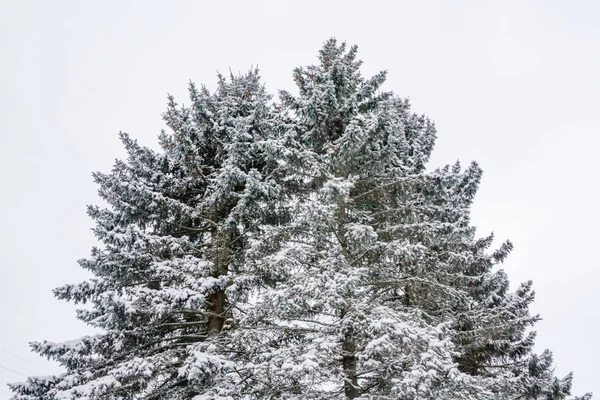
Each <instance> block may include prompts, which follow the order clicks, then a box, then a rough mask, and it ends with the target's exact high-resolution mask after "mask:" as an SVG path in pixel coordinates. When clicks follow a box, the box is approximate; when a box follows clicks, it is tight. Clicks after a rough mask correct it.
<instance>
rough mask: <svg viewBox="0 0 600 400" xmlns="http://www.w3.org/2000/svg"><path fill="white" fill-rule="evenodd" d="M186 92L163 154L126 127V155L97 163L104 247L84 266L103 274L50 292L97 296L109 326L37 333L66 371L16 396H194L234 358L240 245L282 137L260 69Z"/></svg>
mask: <svg viewBox="0 0 600 400" xmlns="http://www.w3.org/2000/svg"><path fill="white" fill-rule="evenodd" d="M189 93H190V98H191V106H190V107H182V108H178V106H177V104H176V103H175V101H174V100H173V98H172V97H170V98H169V104H168V110H167V112H166V113H165V114H164V120H165V121H166V123H167V125H168V126H169V127H170V128H171V129H172V131H173V132H172V133H171V134H167V133H166V132H163V133H162V134H161V136H160V143H161V145H162V147H163V149H164V151H163V152H158V153H157V152H155V151H152V150H151V149H149V148H146V147H143V146H140V145H139V144H138V143H137V142H136V141H134V140H132V139H131V138H130V137H129V136H128V135H126V134H121V140H122V141H123V144H124V146H125V148H126V150H127V154H128V158H127V160H126V161H117V162H116V164H115V167H114V169H113V171H112V172H111V173H110V174H102V173H96V174H94V178H95V180H96V182H97V183H98V184H99V186H100V189H99V195H100V197H101V198H102V199H104V200H105V201H106V202H107V203H108V204H109V208H105V209H103V208H100V207H95V206H94V207H89V210H88V213H89V215H90V217H91V218H92V219H93V220H94V221H95V222H96V227H95V229H94V233H95V234H96V236H97V238H98V239H99V241H100V242H101V243H102V245H103V246H102V247H100V248H94V249H93V250H92V255H91V257H89V258H88V259H85V260H82V261H80V265H81V267H82V268H84V269H87V270H89V271H90V272H91V273H92V274H93V275H94V278H92V279H90V280H88V281H86V282H83V283H80V284H76V285H65V286H63V287H61V288H58V289H56V290H55V295H56V296H57V297H58V298H60V299H65V300H68V301H72V302H75V303H84V304H85V303H87V304H89V305H91V307H86V308H83V309H81V310H79V311H78V318H79V319H80V320H82V321H84V322H85V323H87V324H89V325H91V326H93V327H96V328H99V330H101V332H100V333H98V334H96V335H92V336H87V337H83V338H81V339H78V340H75V341H70V342H66V343H52V342H42V343H33V344H32V347H33V350H34V351H35V352H37V353H39V354H41V355H44V356H46V357H48V358H50V359H52V360H55V361H57V362H58V363H59V364H60V365H61V366H62V367H64V368H65V369H66V371H65V372H64V373H63V374H60V375H58V376H52V377H47V378H30V379H28V381H27V382H26V383H24V384H15V385H12V389H13V391H15V392H16V393H17V395H16V396H15V397H14V398H15V399H71V398H72V399H75V398H83V399H124V398H145V399H159V398H161V399H162V398H169V399H189V398H191V397H193V396H195V395H199V394H201V393H203V392H204V391H205V390H207V388H209V389H210V388H211V387H213V386H218V385H219V381H220V380H221V379H222V376H221V374H222V373H223V371H224V370H226V369H227V368H228V367H230V366H231V362H230V361H229V359H228V357H227V356H226V355H223V354H217V353H216V346H215V345H214V342H216V341H217V338H218V336H219V333H221V332H222V331H223V330H227V329H228V328H229V327H230V324H231V318H230V317H231V301H230V299H228V298H227V294H234V295H235V296H241V297H243V296H245V295H247V294H246V280H245V279H244V277H243V273H241V272H240V271H241V270H242V268H243V265H242V264H243V252H241V249H243V248H244V247H245V243H246V242H247V241H248V240H249V239H250V238H251V237H252V234H253V232H254V231H255V230H256V229H255V226H256V225H257V224H259V223H260V222H261V221H262V220H266V219H268V218H272V217H273V215H274V213H273V212H271V211H269V208H268V207H266V206H265V204H267V205H272V204H276V197H277V196H278V186H277V184H276V183H275V179H276V176H277V165H278V164H277V158H276V153H277V152H278V151H279V149H278V148H277V143H276V141H274V140H272V135H271V132H272V131H273V126H272V125H273V123H274V118H273V113H272V107H271V106H270V105H269V102H270V96H268V95H267V94H266V92H265V90H264V88H263V86H262V85H261V84H260V82H259V77H258V72H257V71H256V70H253V71H251V72H250V73H248V74H246V75H244V76H241V77H233V76H232V77H231V79H230V80H229V81H228V80H226V79H225V78H223V77H219V82H218V90H217V91H216V93H215V94H210V93H209V92H208V91H207V90H206V89H204V88H203V89H201V90H198V89H197V88H196V87H195V86H194V85H190V90H189ZM255 240H260V238H257V239H255Z"/></svg>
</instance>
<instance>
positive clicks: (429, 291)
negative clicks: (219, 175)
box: [246, 40, 571, 399]
mask: <svg viewBox="0 0 600 400" xmlns="http://www.w3.org/2000/svg"><path fill="white" fill-rule="evenodd" d="M356 52H357V48H356V47H352V48H350V49H349V50H348V51H346V47H345V44H341V45H340V44H338V43H337V42H336V41H335V40H330V41H328V42H327V43H326V44H325V45H324V47H323V49H322V50H321V51H320V53H319V62H320V63H319V65H316V66H310V67H307V68H298V69H297V70H295V72H294V79H295V82H296V83H297V86H298V90H299V94H298V95H297V96H293V95H291V94H289V93H286V92H282V93H281V103H282V105H283V106H284V108H285V110H286V111H287V114H286V115H287V116H288V117H289V118H288V120H287V122H286V128H287V132H288V134H287V135H288V138H292V139H290V141H291V142H293V143H292V145H291V146H290V155H289V158H288V159H289V162H288V165H290V166H291V170H290V173H289V174H288V180H290V181H294V182H297V183H298V185H297V186H296V191H295V193H293V194H292V196H293V198H294V200H295V201H294V202H293V203H294V210H295V211H294V212H293V214H294V215H295V218H294V221H293V223H292V224H290V225H288V226H287V227H286V229H287V230H288V237H287V239H286V242H287V245H284V246H282V247H281V248H280V250H279V251H278V252H277V253H276V255H275V257H274V260H271V261H270V263H271V265H278V267H277V269H278V270H281V271H287V274H288V275H287V276H286V277H285V278H284V279H283V280H281V281H279V282H277V283H276V284H275V285H274V287H272V288H270V289H268V290H265V291H262V292H261V293H260V294H259V296H258V300H257V303H256V307H254V308H253V310H251V312H250V313H249V314H250V315H252V316H253V317H252V318H254V321H253V322H254V323H256V324H262V325H263V327H265V329H266V328H267V327H269V328H270V331H271V335H272V336H273V337H276V338H278V340H277V343H285V350H284V349H281V348H280V347H278V348H277V349H274V350H273V351H272V352H269V353H268V362H269V363H270V365H272V364H273V363H274V364H275V365H276V367H275V368H272V367H271V368H267V367H264V368H263V369H262V372H263V373H261V374H255V376H256V377H257V379H256V382H255V386H260V385H261V383H260V379H261V378H264V379H267V381H265V382H264V383H262V385H264V386H265V387H268V386H269V385H271V387H279V388H281V389H278V391H277V393H278V395H279V396H282V397H286V396H291V397H293V396H294V395H298V394H300V393H301V394H302V396H303V398H358V397H360V398H373V399H383V398H390V399H396V398H402V399H426V398H431V399H439V398H453V399H458V398H470V399H471V398H490V399H491V398H493V399H516V398H531V399H563V398H565V397H566V396H568V395H569V392H570V386H571V376H570V375H569V376H567V377H566V378H564V379H562V380H559V379H556V378H554V377H553V375H552V370H551V368H552V363H551V357H550V353H544V354H543V355H542V356H541V357H538V356H535V355H532V353H531V352H532V346H533V343H534V334H533V333H528V328H529V327H531V326H532V325H533V324H534V323H535V322H536V321H537V319H538V318H537V316H531V315H530V314H529V310H528V306H529V304H530V303H531V301H532V300H533V292H532V290H531V283H530V282H528V283H526V284H524V285H522V286H521V287H520V288H519V289H518V290H517V291H516V292H514V293H510V292H509V291H508V280H507V278H506V275H505V273H504V272H503V271H502V270H499V269H498V268H497V265H498V264H499V263H500V262H501V261H502V260H503V259H504V258H505V257H506V256H507V254H508V253H509V252H510V250H511V248H512V245H511V244H510V243H509V242H506V243H504V244H503V245H501V246H500V248H499V249H497V250H495V251H491V252H490V251H489V248H490V246H491V244H492V239H493V237H492V236H489V237H487V238H483V239H477V238H476V236H475V228H474V227H473V226H471V225H470V221H469V208H470V205H471V203H472V200H473V198H474V195H475V193H476V190H477V187H478V185H479V181H480V179H481V169H480V168H479V166H478V165H477V164H476V163H473V164H471V165H470V166H468V167H467V168H466V169H464V170H463V169H461V167H460V165H459V164H458V163H457V164H456V165H454V166H453V167H450V166H447V167H445V168H442V169H438V170H435V171H433V172H430V173H429V172H427V171H426V170H425V166H426V163H427V161H428V160H429V157H430V155H431V152H432V150H433V145H434V142H435V138H436V131H435V127H434V125H433V123H432V122H431V121H430V120H428V119H427V118H426V117H424V116H420V115H416V114H414V113H412V112H410V107H409V103H408V101H406V100H403V99H400V98H398V97H396V96H395V95H393V94H392V93H385V92H380V90H379V89H380V87H381V85H382V84H383V82H384V81H385V73H384V72H383V73H380V74H377V75H376V76H374V77H372V78H370V79H365V78H363V77H362V76H361V74H360V66H361V62H360V61H358V60H357V59H356ZM246 320H247V321H249V320H251V318H249V317H246ZM260 358H261V359H263V360H264V359H265V354H261V357H260ZM252 365H255V364H254V363H252ZM273 371H278V372H273ZM284 388H287V390H286V389H284Z"/></svg>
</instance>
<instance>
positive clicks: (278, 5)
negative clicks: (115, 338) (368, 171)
mask: <svg viewBox="0 0 600 400" xmlns="http://www.w3.org/2000/svg"><path fill="white" fill-rule="evenodd" d="M367 4H368V6H367ZM599 21H600V3H599V2H594V1H593V0H590V1H562V2H559V1H523V0H519V1H506V0H503V1H495V2H491V1H490V2H487V1H481V0H479V1H476V0H474V1H443V0H440V1H437V2H436V1H416V0H415V1H411V2H404V1H373V0H371V1H369V2H365V1H347V0H346V1H297V0H296V1H289V2H288V1H282V0H272V1H263V2H260V1H252V2H249V1H248V2H246V1H237V2H236V1H220V2H213V1H173V2H166V1H164V2H156V1H136V2H128V1H102V2H83V1H52V2H50V1H42V0H40V1H25V0H20V1H8V0H5V1H0V185H1V186H0V366H1V367H0V400H4V399H6V398H8V389H6V388H5V387H4V384H5V383H6V382H7V381H18V380H22V379H24V377H23V376H20V375H19V374H18V373H15V372H10V371H8V370H6V369H4V368H10V369H12V370H14V371H17V372H20V373H23V374H49V373H51V372H52V371H56V367H54V366H52V365H51V364H49V363H47V362H45V361H43V360H41V359H39V358H38V357H37V356H36V355H34V354H31V353H29V350H28V347H27V342H28V341H32V340H44V339H48V340H56V341H60V340H66V339H72V338H75V337H78V336H80V335H82V334H84V333H86V332H88V331H89V330H88V328H86V327H85V326H83V325H82V324H81V323H79V322H78V321H76V320H75V318H74V313H73V307H72V306H70V305H68V304H65V303H62V302H58V301H56V300H54V298H53V297H52V293H51V289H52V288H54V287H56V286H58V285H61V284H63V283H67V282H77V281H80V280H82V279H84V278H85V277H86V275H85V274H84V272H83V271H81V270H80V269H79V267H78V265H77V264H76V260H77V259H78V258H82V257H85V256H87V255H88V254H89V249H90V247H91V246H92V244H93V243H94V238H93V236H92V234H91V232H90V230H89V228H90V227H91V226H92V225H91V221H90V220H88V218H87V216H86V214H85V206H86V205H87V204H94V203H97V202H98V200H97V198H96V187H95V185H94V184H93V182H92V179H91V176H90V173H91V172H92V171H96V170H101V171H108V170H109V169H110V168H111V166H112V163H113V160H114V159H115V157H121V156H122V154H123V152H122V150H121V148H120V143H119V141H118V139H117V133H118V131H119V130H123V131H126V132H129V133H131V134H132V135H133V136H134V137H136V138H138V139H139V140H140V141H141V142H142V143H144V144H147V145H150V146H152V147H154V146H155V145H156V136H157V134H158V133H159V131H160V129H161V128H163V123H162V121H161V117H160V115H161V113H162V112H163V111H164V110H165V104H166V100H165V96H166V93H167V92H169V93H172V94H174V95H175V96H176V97H177V98H178V99H179V101H180V102H186V103H187V98H186V93H187V82H188V81H189V80H193V81H195V82H196V83H198V84H200V83H206V84H207V85H208V86H209V87H214V82H215V75H216V71H217V70H219V71H223V72H227V71H228V68H229V67H231V69H232V70H233V71H234V72H237V71H246V70H247V69H248V68H249V67H250V66H251V65H252V64H254V65H256V64H258V65H259V66H260V67H261V71H262V76H263V78H264V81H265V82H266V84H267V88H268V89H269V90H270V91H271V92H273V93H274V92H275V90H277V89H293V82H292V79H291V73H292V69H293V68H294V67H296V66H301V65H307V64H312V63H314V62H315V61H316V53H317V51H318V49H319V48H320V46H321V44H322V43H323V42H324V41H325V40H326V39H328V38H329V37H331V36H335V37H337V38H338V39H342V40H344V39H345V40H347V41H348V42H349V43H350V44H358V45H359V46H360V57H361V58H362V59H363V60H365V65H364V72H365V74H372V73H375V72H377V71H378V70H381V69H387V70H388V71H389V80H388V83H387V86H386V89H388V90H393V91H395V92H396V93H398V94H400V95H402V96H408V97H410V98H411V99H412V103H413V106H414V109H415V110H416V111H418V112H424V113H426V114H427V115H428V116H430V117H432V118H433V119H434V120H435V121H436V123H437V127H438V132H439V140H438V145H437V148H436V151H435V155H434V160H433V165H436V166H437V165H442V164H445V163H450V162H454V161H455V160H456V159H461V160H462V161H464V162H465V163H467V162H469V161H470V160H473V159H475V160H477V161H478V162H480V164H481V165H482V167H483V168H484V171H485V174H484V179H483V184H482V186H481V190H480V192H479V195H478V196H477V199H476V203H475V207H474V209H473V218H474V223H475V225H477V226H479V227H480V233H481V234H482V235H483V234H485V233H488V232H490V231H492V230H493V231H494V232H495V233H496V235H497V237H498V238H499V239H505V238H510V239H511V240H512V241H513V242H514V243H515V246H516V250H515V251H514V253H513V254H512V255H511V257H510V258H509V260H508V261H507V263H506V269H507V271H508V272H509V275H510V276H511V279H512V281H513V283H517V282H520V281H523V280H527V279H533V281H534V287H535V289H536V292H537V301H536V303H535V306H534V307H533V310H534V312H539V313H541V314H542V317H543V318H544V320H543V321H542V322H541V323H540V324H539V325H538V331H539V335H538V348H539V349H540V350H542V349H543V348H546V347H549V348H551V349H552V350H553V351H554V353H555V360H556V362H557V372H558V373H559V374H564V373H566V372H567V371H569V370H574V372H575V390H576V392H578V393H583V392H586V391H596V392H599V393H600V383H598V380H597V360H598V359H600V341H598V340H597V336H598V333H597V332H598V328H600V321H599V316H600V312H599V311H598V310H599V305H600V294H599V292H598V290H597V288H598V284H599V282H598V281H599V277H600V273H599V272H598V271H597V269H598V267H599V266H600V265H599V262H598V256H597V250H598V243H597V241H598V228H597V227H598V226H600V215H599V212H598V203H599V200H600V190H599V189H598V185H597V176H598V173H599V172H600V167H599V166H600V163H599V161H598V156H597V152H598V144H599V141H598V139H597V136H596V135H597V134H598V132H599V131H600V116H599V115H600V113H599V112H598V110H599V109H600V100H599V99H600V81H599V79H598V71H600V51H599V49H600V27H599V25H598V24H599ZM6 352H9V353H11V354H8V353H6ZM15 355H16V356H15ZM595 378H596V379H595Z"/></svg>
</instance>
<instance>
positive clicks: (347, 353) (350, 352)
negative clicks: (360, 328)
mask: <svg viewBox="0 0 600 400" xmlns="http://www.w3.org/2000/svg"><path fill="white" fill-rule="evenodd" d="M342 351H343V354H344V355H343V357H342V366H343V368H344V374H345V375H346V381H345V382H344V393H346V397H347V398H349V399H355V398H357V397H358V396H360V391H359V388H358V377H357V376H356V356H355V354H354V353H355V351H356V344H355V343H354V339H352V338H347V339H344V341H343V343H342Z"/></svg>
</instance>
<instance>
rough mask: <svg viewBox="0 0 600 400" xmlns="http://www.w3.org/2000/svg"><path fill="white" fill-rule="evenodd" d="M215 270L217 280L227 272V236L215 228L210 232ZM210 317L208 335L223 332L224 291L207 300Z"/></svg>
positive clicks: (221, 290)
mask: <svg viewBox="0 0 600 400" xmlns="http://www.w3.org/2000/svg"><path fill="white" fill-rule="evenodd" d="M212 243H213V249H214V263H215V269H214V272H213V276H214V277H215V278H218V277H220V276H223V275H227V273H228V272H229V258H230V257H229V256H230V254H229V249H228V246H227V245H228V242H227V235H226V233H225V232H223V230H222V229H219V228H215V229H214V230H213V232H212ZM208 302H209V304H210V305H209V309H210V315H209V316H208V322H207V329H208V332H209V333H210V334H217V333H220V332H221V331H222V330H223V326H224V325H225V321H226V320H227V296H226V294H225V290H224V289H219V290H217V291H216V292H214V293H213V294H211V295H210V296H209V298H208Z"/></svg>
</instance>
